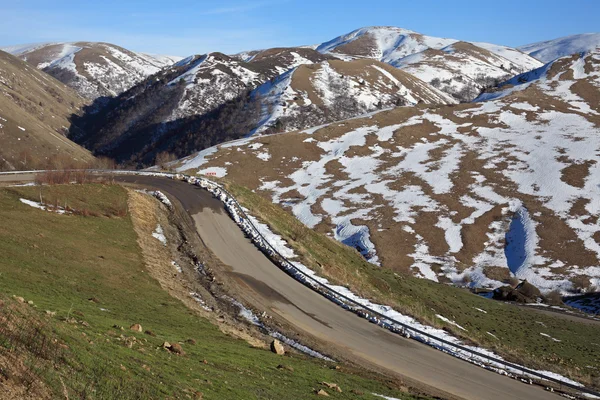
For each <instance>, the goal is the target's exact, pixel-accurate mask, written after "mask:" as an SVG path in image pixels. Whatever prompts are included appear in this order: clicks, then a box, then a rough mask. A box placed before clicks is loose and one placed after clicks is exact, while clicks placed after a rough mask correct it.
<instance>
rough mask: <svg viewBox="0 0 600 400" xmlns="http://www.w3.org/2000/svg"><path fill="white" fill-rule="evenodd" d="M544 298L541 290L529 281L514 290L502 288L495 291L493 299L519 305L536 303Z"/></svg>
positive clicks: (509, 287)
mask: <svg viewBox="0 0 600 400" xmlns="http://www.w3.org/2000/svg"><path fill="white" fill-rule="evenodd" d="M541 297H542V294H541V292H540V290H539V289H538V288H537V287H535V286H533V285H532V284H531V283H529V282H527V281H523V282H521V283H520V284H518V285H517V287H515V288H512V287H511V286H502V287H499V288H497V289H495V290H494V294H493V298H494V299H495V300H502V301H514V302H517V303H536V302H537V301H538V299H540V298H541Z"/></svg>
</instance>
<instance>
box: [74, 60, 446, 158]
mask: <svg viewBox="0 0 600 400" xmlns="http://www.w3.org/2000/svg"><path fill="white" fill-rule="evenodd" d="M301 54H303V56H302V55H301ZM327 59H328V58H327V57H324V56H322V55H321V54H320V53H317V52H315V51H314V50H311V49H305V51H302V52H299V51H296V50H289V49H288V50H283V51H282V50H280V49H276V50H273V51H268V52H262V53H260V54H256V55H254V56H253V57H252V58H251V59H250V60H249V62H244V61H239V58H234V57H230V56H226V55H224V54H220V53H211V54H207V55H204V56H194V57H190V58H188V59H186V60H183V61H181V62H179V63H177V64H175V65H174V66H173V67H171V68H168V69H166V70H164V71H162V72H161V73H159V74H157V75H155V76H153V77H152V78H151V79H149V80H146V81H145V82H143V83H142V84H139V85H137V86H135V87H134V88H132V89H131V90H129V91H128V92H125V93H123V94H122V95H121V96H119V97H117V98H115V99H111V100H110V101H109V102H108V103H107V104H106V106H105V107H104V108H103V109H101V111H100V112H95V113H88V114H86V115H84V116H83V117H82V118H80V119H78V121H77V122H76V124H77V127H78V128H79V132H81V133H80V134H79V133H74V134H73V136H72V137H73V138H74V139H75V140H76V141H77V142H78V143H82V144H84V145H85V146H86V147H88V148H90V149H92V150H94V151H95V152H97V153H100V154H108V155H111V156H114V157H117V158H118V159H119V160H120V161H128V160H131V161H134V162H141V163H142V164H146V165H147V164H149V163H152V162H154V157H155V156H156V154H157V153H159V152H164V151H167V152H171V153H174V154H176V155H177V156H179V157H183V156H185V155H188V154H190V153H192V152H193V151H195V150H197V149H200V148H204V147H209V146H212V145H214V144H217V143H219V142H221V141H224V140H227V139H228V140H231V139H234V138H238V137H241V136H245V135H247V134H252V133H256V132H265V131H267V130H268V131H271V132H272V131H283V130H286V129H291V128H298V127H309V126H311V125H312V124H321V123H325V122H331V121H333V120H336V119H344V118H348V117H355V116H358V115H360V114H364V113H367V112H371V111H375V110H378V109H382V108H386V107H393V106H397V105H413V104H417V103H419V102H421V103H427V104H440V103H442V104H448V103H454V102H455V101H454V100H453V99H452V98H450V97H448V96H446V95H445V94H443V93H441V92H439V91H438V90H436V89H435V88H432V87H431V86H429V85H428V84H426V83H424V82H422V81H420V80H419V79H417V78H415V77H413V76H411V75H409V74H407V73H405V72H403V71H400V70H398V69H395V68H393V67H391V66H389V65H387V64H384V63H381V62H378V61H374V60H355V61H349V62H346V61H341V60H335V59H333V60H332V59H329V61H320V62H318V63H317V64H309V63H312V62H313V61H312V60H315V61H319V60H327ZM299 63H302V64H301V65H299ZM280 71H287V72H285V73H283V74H281V75H279V73H280Z"/></svg>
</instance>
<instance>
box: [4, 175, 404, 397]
mask: <svg viewBox="0 0 600 400" xmlns="http://www.w3.org/2000/svg"><path fill="white" fill-rule="evenodd" d="M43 190H44V197H45V198H52V196H55V197H56V198H57V199H58V200H59V201H64V199H68V201H69V203H70V204H71V207H73V208H76V209H77V208H80V209H81V208H88V209H90V210H93V211H94V212H95V213H97V214H98V215H100V216H97V217H91V216H88V217H85V216H82V215H62V216H61V215H57V214H54V213H50V212H46V211H41V210H37V209H34V208H32V207H29V206H27V205H25V204H22V203H21V202H20V201H19V198H20V197H27V198H30V199H32V200H36V199H39V188H37V187H24V188H11V189H0V221H2V222H1V223H0V255H1V257H0V294H2V295H0V298H1V297H3V298H4V302H5V306H4V307H1V306H0V315H2V312H3V310H4V311H6V310H7V308H8V306H7V305H8V304H12V303H14V301H11V300H8V299H9V297H10V296H13V295H16V296H22V297H24V298H25V299H26V300H32V301H33V302H34V304H35V308H33V307H29V306H25V307H26V308H27V309H28V310H30V313H31V316H30V317H27V315H28V314H27V313H25V314H24V317H23V318H31V319H32V321H33V319H34V317H35V318H37V319H39V320H41V321H43V323H42V324H41V325H43V326H44V331H43V332H45V333H44V334H47V335H49V336H50V337H52V338H56V339H58V343H64V344H65V345H66V346H68V348H66V349H65V350H64V356H63V357H61V358H60V362H56V365H55V366H54V368H49V367H48V365H47V364H42V365H45V366H46V368H37V369H36V370H40V371H42V372H40V373H41V375H42V378H43V379H44V380H45V381H46V382H47V384H48V385H49V387H50V388H51V389H52V390H53V391H54V394H55V396H56V397H62V398H64V396H62V395H61V394H62V391H63V388H62V383H61V380H62V381H63V382H64V384H65V386H66V387H67V388H68V390H69V394H70V398H106V399H109V398H110V399H112V398H165V397H170V398H194V397H193V393H195V392H197V391H200V392H202V393H203V395H204V397H203V398H204V399H258V398H261V399H268V398H273V399H303V398H312V397H314V393H313V389H315V388H323V386H320V382H321V381H327V382H335V383H337V384H339V385H340V386H341V388H342V389H343V393H335V392H332V391H331V390H327V391H328V392H329V393H330V395H331V398H339V399H352V398H361V399H367V398H375V397H374V396H371V395H370V393H373V392H375V393H380V394H385V395H389V396H394V397H397V398H402V399H404V398H413V397H411V396H409V395H407V394H403V393H401V392H399V391H398V390H394V389H393V388H392V387H393V383H391V382H384V381H382V380H379V379H373V377H365V376H362V375H359V374H357V373H356V371H354V370H352V369H349V368H346V367H343V368H342V369H341V370H335V369H332V368H331V365H329V364H327V363H325V362H322V361H318V360H315V359H310V358H308V357H305V356H303V355H296V354H294V355H286V356H285V357H280V356H277V355H275V354H273V353H271V352H269V351H267V350H262V349H256V348H252V347H250V346H249V345H248V343H246V342H245V341H242V340H237V339H233V338H231V337H229V336H226V335H224V334H223V333H221V332H220V331H219V330H218V329H217V327H215V326H213V325H211V324H210V323H209V322H208V321H206V320H204V319H202V318H200V317H198V316H197V315H195V314H194V313H193V312H192V311H190V310H189V309H188V308H186V307H185V306H184V305H183V304H182V303H180V302H179V301H178V300H176V299H174V298H172V297H170V296H169V295H168V294H167V293H166V292H165V291H163V290H162V289H161V288H160V286H159V284H158V283H157V282H156V281H155V280H154V279H152V278H151V277H150V276H149V275H148V273H147V272H146V271H145V270H144V265H143V261H142V256H141V254H140V253H141V250H140V248H139V247H138V245H137V242H136V235H135V233H134V230H133V226H132V222H131V220H130V218H129V216H124V217H118V216H115V215H114V214H115V213H114V209H113V208H114V205H115V204H124V202H125V201H126V192H125V190H124V189H122V188H121V187H119V186H102V185H65V186H52V187H44V189H43ZM105 215H108V216H109V217H107V216H105ZM91 298H94V299H96V300H97V301H98V302H93V301H90V300H89V299H91ZM0 304H1V301H0ZM103 309H104V311H103ZM45 310H50V311H56V312H57V314H56V316H54V317H48V316H46V315H45V313H44V311H45ZM82 322H85V324H82ZM134 323H139V324H141V325H142V327H143V328H144V330H147V329H149V330H151V331H153V332H154V333H155V334H156V336H155V337H154V336H150V335H146V334H143V333H134V332H132V331H130V330H129V329H127V327H129V326H130V325H132V324H134ZM26 324H27V322H26ZM28 325H30V326H36V324H35V323H33V322H31V323H29V324H28ZM114 325H118V326H123V327H125V330H124V331H121V330H120V329H118V328H113V326H114ZM120 335H124V336H126V337H130V336H135V337H136V338H137V343H136V344H134V345H133V347H132V348H129V347H127V346H126V345H125V342H124V341H123V340H122V339H121V338H120ZM0 339H1V330H0ZM187 339H194V340H195V341H196V344H195V345H192V344H188V343H183V344H182V347H183V349H184V351H185V352H186V355H185V356H177V355H174V354H171V353H169V352H168V351H166V350H164V349H162V348H160V346H161V345H162V343H163V342H164V341H168V342H171V343H173V342H184V341H185V340H187ZM2 343H4V342H3V341H2V340H0V355H1V354H2V351H5V350H6V349H5V348H4V347H3V346H2ZM3 349H4V350H3ZM204 360H206V361H207V363H204V362H203V361H204ZM28 362H29V363H30V364H31V363H33V364H35V363H36V360H32V359H30V360H29V361H28ZM279 364H285V365H287V366H290V367H292V368H293V369H294V371H293V372H290V371H287V370H282V369H277V366H278V365H279ZM121 366H123V368H122V367H121ZM148 367H149V370H148ZM0 372H2V371H0ZM351 389H358V390H360V391H362V392H364V393H365V395H356V394H354V393H351Z"/></svg>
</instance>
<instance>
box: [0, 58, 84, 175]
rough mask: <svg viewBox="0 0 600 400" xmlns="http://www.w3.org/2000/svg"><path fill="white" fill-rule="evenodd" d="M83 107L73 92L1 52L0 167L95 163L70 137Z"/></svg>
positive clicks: (81, 101)
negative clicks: (70, 132)
mask: <svg viewBox="0 0 600 400" xmlns="http://www.w3.org/2000/svg"><path fill="white" fill-rule="evenodd" d="M82 104H83V99H81V98H80V97H79V96H78V95H77V94H76V93H75V92H74V91H72V90H71V89H70V88H68V87H66V86H65V85H63V84H62V83H60V82H59V81H57V80H56V79H54V78H52V77H51V76H48V75H47V74H45V73H43V72H41V71H38V70H36V69H35V67H33V66H31V65H29V64H27V63H25V62H23V61H21V60H19V59H18V58H16V57H14V56H12V55H10V54H8V53H5V52H3V51H0V143H1V145H0V169H8V170H13V169H32V168H40V167H45V166H46V165H49V162H50V161H51V159H53V160H54V161H56V162H58V158H60V159H63V161H81V162H86V161H90V160H92V159H93V157H92V156H91V154H90V153H89V152H88V151H87V150H85V149H83V148H81V147H79V146H78V145H76V144H75V143H73V142H71V141H70V140H69V139H67V138H66V137H65V135H66V134H67V132H68V130H69V127H70V125H71V123H70V117H71V115H72V114H73V113H75V112H77V110H78V108H79V107H80V106H81V105H82Z"/></svg>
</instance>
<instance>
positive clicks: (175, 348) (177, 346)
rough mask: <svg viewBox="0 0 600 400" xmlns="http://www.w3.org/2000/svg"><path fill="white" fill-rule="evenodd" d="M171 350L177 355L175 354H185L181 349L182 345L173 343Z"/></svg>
mask: <svg viewBox="0 0 600 400" xmlns="http://www.w3.org/2000/svg"><path fill="white" fill-rule="evenodd" d="M169 350H171V352H172V353H175V354H180V355H183V354H184V351H183V348H182V347H181V345H180V344H179V343H173V344H172V345H171V347H170V348H169Z"/></svg>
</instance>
